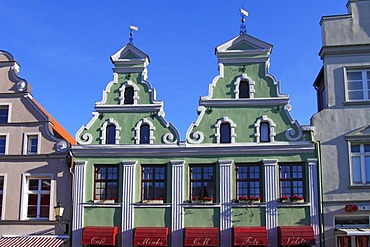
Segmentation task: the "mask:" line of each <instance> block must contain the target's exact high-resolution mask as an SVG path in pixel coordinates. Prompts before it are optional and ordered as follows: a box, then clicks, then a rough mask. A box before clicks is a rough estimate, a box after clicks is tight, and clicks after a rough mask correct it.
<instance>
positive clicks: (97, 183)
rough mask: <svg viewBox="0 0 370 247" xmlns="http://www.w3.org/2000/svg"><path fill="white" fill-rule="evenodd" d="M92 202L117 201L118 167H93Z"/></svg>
mask: <svg viewBox="0 0 370 247" xmlns="http://www.w3.org/2000/svg"><path fill="white" fill-rule="evenodd" d="M94 168H95V169H94V174H95V175H94V200H117V197H118V166H116V165H95V167H94Z"/></svg>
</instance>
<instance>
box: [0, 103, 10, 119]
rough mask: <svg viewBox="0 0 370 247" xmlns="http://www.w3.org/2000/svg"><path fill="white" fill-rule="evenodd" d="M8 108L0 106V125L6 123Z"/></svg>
mask: <svg viewBox="0 0 370 247" xmlns="http://www.w3.org/2000/svg"><path fill="white" fill-rule="evenodd" d="M8 112H9V109H8V106H0V123H7V122H8Z"/></svg>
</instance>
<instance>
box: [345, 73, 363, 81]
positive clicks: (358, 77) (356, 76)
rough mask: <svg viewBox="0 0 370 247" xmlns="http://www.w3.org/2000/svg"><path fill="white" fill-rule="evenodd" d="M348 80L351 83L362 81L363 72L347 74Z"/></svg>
mask: <svg viewBox="0 0 370 247" xmlns="http://www.w3.org/2000/svg"><path fill="white" fill-rule="evenodd" d="M347 79H348V80H349V81H352V80H362V73H361V71H356V72H347Z"/></svg>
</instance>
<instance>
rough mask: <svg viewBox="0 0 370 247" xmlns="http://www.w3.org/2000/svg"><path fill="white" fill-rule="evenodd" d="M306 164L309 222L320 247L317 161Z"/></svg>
mask: <svg viewBox="0 0 370 247" xmlns="http://www.w3.org/2000/svg"><path fill="white" fill-rule="evenodd" d="M307 162H308V183H309V184H308V189H309V194H310V221H311V226H312V227H313V231H314V234H315V239H316V245H314V246H320V219H319V193H318V188H319V187H318V186H319V185H318V175H317V159H307Z"/></svg>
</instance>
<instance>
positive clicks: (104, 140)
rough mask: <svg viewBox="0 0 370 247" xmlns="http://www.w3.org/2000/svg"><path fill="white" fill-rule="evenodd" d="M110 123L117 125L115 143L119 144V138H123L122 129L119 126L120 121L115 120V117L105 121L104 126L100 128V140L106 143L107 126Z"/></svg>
mask: <svg viewBox="0 0 370 247" xmlns="http://www.w3.org/2000/svg"><path fill="white" fill-rule="evenodd" d="M110 124H113V125H114V126H116V137H115V140H116V141H115V144H119V140H120V139H121V137H120V131H121V127H120V126H119V123H118V122H117V121H115V120H114V119H113V118H109V119H108V120H107V121H105V122H104V123H103V125H102V127H101V128H100V130H101V136H100V140H101V144H106V142H107V140H106V138H107V127H108V125H110Z"/></svg>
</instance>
